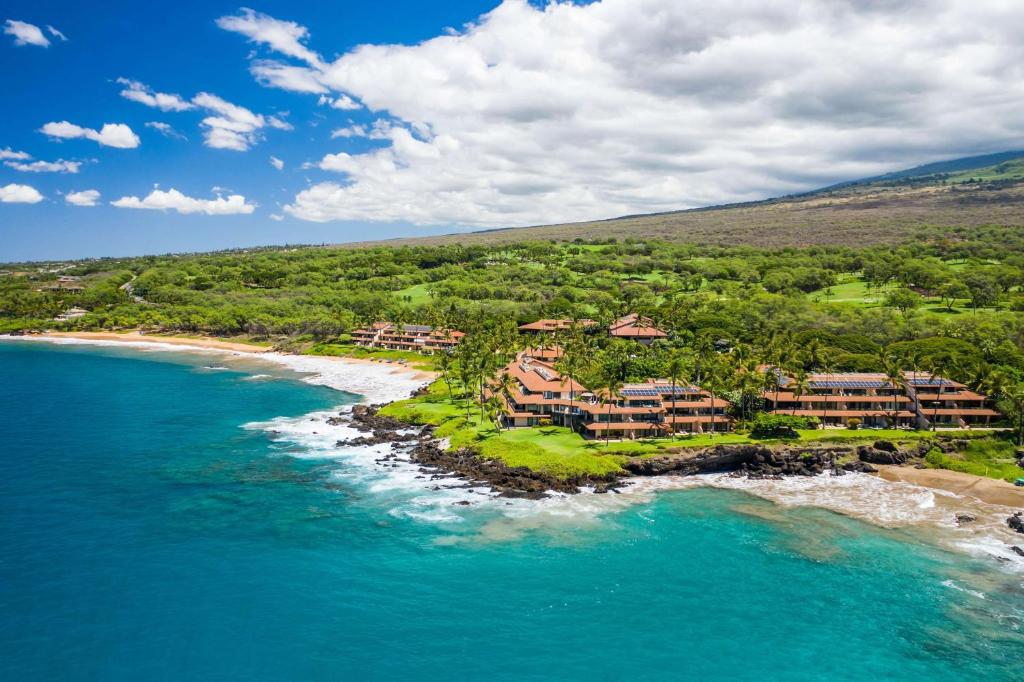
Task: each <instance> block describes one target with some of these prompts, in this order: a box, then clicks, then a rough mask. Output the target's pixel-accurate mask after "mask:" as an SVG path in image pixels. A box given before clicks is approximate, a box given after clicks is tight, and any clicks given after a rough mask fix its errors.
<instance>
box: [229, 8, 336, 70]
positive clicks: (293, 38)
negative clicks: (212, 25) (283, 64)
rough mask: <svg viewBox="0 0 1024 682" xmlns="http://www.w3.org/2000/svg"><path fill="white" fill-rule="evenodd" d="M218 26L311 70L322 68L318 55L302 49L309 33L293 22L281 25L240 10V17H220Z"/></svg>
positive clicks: (275, 20) (279, 21)
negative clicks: (309, 66)
mask: <svg viewBox="0 0 1024 682" xmlns="http://www.w3.org/2000/svg"><path fill="white" fill-rule="evenodd" d="M217 25H218V26H220V27H221V28H222V29H224V30H225V31H233V32H235V33H241V34H242V35H244V36H245V37H247V38H248V39H249V40H251V41H252V42H254V43H262V44H264V45H266V46H268V47H270V48H271V49H273V50H275V51H277V52H280V53H281V54H283V55H285V56H288V57H295V58H296V59H300V60H302V61H304V62H306V63H308V64H310V65H312V66H320V65H322V64H323V62H322V60H321V59H320V55H318V54H316V53H315V52H313V51H312V50H310V49H309V48H308V47H306V46H305V45H303V41H305V40H306V39H307V38H308V37H309V31H308V30H306V28H305V27H304V26H300V25H299V24H296V23H295V22H293V21H281V20H278V19H275V18H273V17H271V16H267V15H266V14H263V13H262V12H254V11H253V10H251V9H248V8H242V13H241V15H239V16H232V17H221V18H220V19H217Z"/></svg>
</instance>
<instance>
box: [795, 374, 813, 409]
mask: <svg viewBox="0 0 1024 682" xmlns="http://www.w3.org/2000/svg"><path fill="white" fill-rule="evenodd" d="M791 390H792V391H793V411H792V412H791V413H790V416H796V408H797V407H798V406H799V405H800V398H802V397H804V396H805V395H807V393H809V392H810V390H811V383H810V382H809V381H808V380H807V372H805V371H804V370H802V369H798V370H797V371H796V375H794V377H793V387H792V389H791Z"/></svg>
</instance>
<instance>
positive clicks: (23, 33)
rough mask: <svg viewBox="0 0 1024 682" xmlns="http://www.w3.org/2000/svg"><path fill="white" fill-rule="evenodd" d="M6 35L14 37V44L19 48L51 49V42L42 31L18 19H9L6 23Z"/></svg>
mask: <svg viewBox="0 0 1024 682" xmlns="http://www.w3.org/2000/svg"><path fill="white" fill-rule="evenodd" d="M4 33H6V34H7V35H9V36H14V44H15V45H18V46H23V45H36V46H38V47H49V46H50V41H49V39H47V37H46V36H45V35H43V32H42V30H40V28H39V27H38V26H36V25H35V24H29V23H26V22H24V21H18V20H16V19H8V20H7V21H5V22H4Z"/></svg>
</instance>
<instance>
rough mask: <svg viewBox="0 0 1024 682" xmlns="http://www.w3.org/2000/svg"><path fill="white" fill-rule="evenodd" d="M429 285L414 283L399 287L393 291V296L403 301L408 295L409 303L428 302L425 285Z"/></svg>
mask: <svg viewBox="0 0 1024 682" xmlns="http://www.w3.org/2000/svg"><path fill="white" fill-rule="evenodd" d="M429 286H430V285H429V284H414V285H413V286H411V287H406V288H405V289H399V290H398V291H396V292H394V294H395V298H397V299H398V300H400V301H404V300H406V297H407V296H408V297H409V300H408V302H409V304H410V305H421V304H423V303H429V302H430V292H429V291H427V287H429Z"/></svg>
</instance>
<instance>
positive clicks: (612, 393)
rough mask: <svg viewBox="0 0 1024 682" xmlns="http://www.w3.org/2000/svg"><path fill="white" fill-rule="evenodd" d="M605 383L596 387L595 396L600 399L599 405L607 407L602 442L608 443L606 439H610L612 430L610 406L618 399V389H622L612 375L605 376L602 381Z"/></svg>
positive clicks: (620, 383) (619, 382)
mask: <svg viewBox="0 0 1024 682" xmlns="http://www.w3.org/2000/svg"><path fill="white" fill-rule="evenodd" d="M602 383H604V384H605V385H604V386H601V387H600V388H598V389H597V391H596V393H597V398H598V400H600V401H601V405H603V406H605V407H607V408H608V409H607V412H606V414H607V416H608V423H607V424H606V427H607V428H605V430H604V444H605V446H607V445H608V441H609V440H610V439H611V432H612V428H611V427H612V406H613V405H615V403H616V402H618V400H619V391H621V390H622V382H621V381H619V380H618V379H617V378H616V377H614V376H607V377H605V381H604V382H602Z"/></svg>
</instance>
